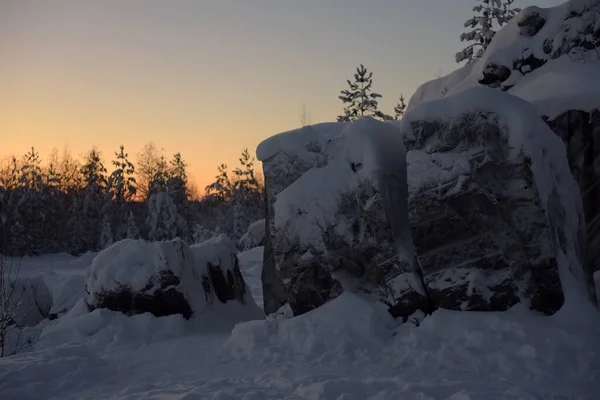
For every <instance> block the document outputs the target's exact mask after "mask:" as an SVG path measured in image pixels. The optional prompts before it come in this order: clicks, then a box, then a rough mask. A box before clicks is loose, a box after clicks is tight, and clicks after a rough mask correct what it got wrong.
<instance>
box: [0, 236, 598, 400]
mask: <svg viewBox="0 0 600 400" xmlns="http://www.w3.org/2000/svg"><path fill="white" fill-rule="evenodd" d="M91 256H92V255H88V256H84V257H82V258H78V259H76V258H73V257H69V256H62V255H59V256H46V257H40V258H28V259H26V260H25V261H24V264H23V268H22V273H23V275H24V276H36V275H37V276H39V275H40V274H43V275H44V276H45V279H46V283H47V284H48V286H49V288H50V291H51V292H53V294H54V295H59V296H60V297H61V298H64V299H67V298H70V297H71V298H76V297H79V296H81V291H82V290H83V288H82V287H79V285H78V284H75V283H74V282H76V281H79V282H81V283H83V276H84V270H85V268H86V266H87V265H89V263H90V262H91ZM261 257H262V248H256V249H253V250H250V251H249V252H245V253H242V254H241V255H240V261H241V262H240V267H241V269H242V273H243V274H244V276H245V279H246V281H247V283H248V285H249V287H250V288H251V291H252V293H253V295H255V296H256V300H257V302H258V303H260V302H261V301H260V297H259V296H261V292H260V259H261ZM61 282H63V283H65V282H70V283H68V284H61ZM68 293H70V294H71V295H72V296H68V295H67V294H68ZM68 303H72V301H69V302H68ZM228 304H229V303H228ZM571 306H572V307H571V308H570V309H569V310H564V311H561V312H559V313H558V314H556V315H555V316H552V317H542V316H536V315H532V314H531V313H530V312H529V311H527V310H524V309H521V308H516V309H513V310H511V311H509V312H506V313H472V312H452V311H443V310H440V311H437V312H436V313H435V314H434V315H433V316H432V317H430V318H427V319H425V320H424V321H423V322H422V324H421V325H420V326H418V327H417V326H415V325H414V324H412V323H407V324H404V325H398V323H397V322H396V321H394V320H393V319H392V318H391V317H390V316H389V314H388V313H387V311H386V310H385V309H384V308H383V307H382V306H380V305H378V304H377V303H372V302H370V301H369V300H368V299H364V298H361V297H358V296H357V295H353V294H344V295H342V296H340V297H339V298H337V299H335V300H334V301H332V302H330V303H328V304H326V305H325V306H323V307H321V308H319V309H317V310H315V311H313V312H310V313H308V314H305V315H302V316H300V317H297V318H293V319H287V320H284V319H282V320H272V319H269V320H260V321H250V322H245V323H240V324H237V325H236V326H235V327H233V326H232V325H233V323H231V324H228V323H227V321H214V320H213V321H211V320H208V321H207V320H201V319H194V318H193V319H192V320H190V321H185V320H184V319H183V318H182V317H180V316H170V317H162V318H156V317H153V316H152V315H150V314H143V315H137V316H133V317H127V316H124V315H122V314H120V313H116V312H112V311H108V310H95V311H94V312H91V313H89V312H88V311H87V309H85V307H82V304H81V303H78V304H76V305H75V308H74V309H72V310H71V311H70V312H69V313H68V314H67V315H65V316H62V317H60V318H59V319H57V320H55V321H47V320H46V321H44V322H43V323H42V324H40V326H38V329H42V328H43V332H42V338H41V340H40V342H39V343H37V345H36V347H35V348H33V349H31V350H28V351H26V352H23V353H21V354H19V355H17V356H12V357H9V358H5V359H2V360H0V399H10V400H17V399H36V400H38V399H64V400H67V399H107V398H111V399H170V400H172V399H337V400H349V399H373V400H375V399H377V400H383V399H507V398H510V399H550V398H552V399H597V398H599V397H600V341H599V340H598V338H599V337H600V315H599V314H598V312H597V311H595V310H593V309H591V308H590V307H587V306H586V304H581V305H580V306H574V305H573V304H572V305H571Z"/></svg>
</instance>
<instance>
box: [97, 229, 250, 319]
mask: <svg viewBox="0 0 600 400" xmlns="http://www.w3.org/2000/svg"><path fill="white" fill-rule="evenodd" d="M236 254H237V250H236V247H235V244H234V243H233V242H232V241H231V240H230V239H229V238H228V237H226V236H224V235H221V236H219V237H216V238H213V239H211V240H209V241H206V242H204V243H201V244H197V245H194V246H192V247H189V246H188V245H186V244H185V243H184V242H183V241H181V240H180V239H175V240H171V241H165V242H153V243H152V242H146V241H143V240H133V239H125V240H122V241H120V242H117V243H115V244H113V245H112V246H110V247H108V248H107V249H105V250H104V251H102V252H101V253H99V254H98V255H97V256H96V258H95V259H94V261H93V262H92V264H91V265H90V266H89V268H88V269H87V270H86V291H87V293H88V295H87V297H86V302H87V304H88V306H89V308H91V309H95V308H108V309H110V310H113V311H121V312H123V313H125V314H127V315H134V314H141V313H145V312H150V313H152V314H154V315H156V316H165V315H172V314H182V315H183V316H184V317H185V318H190V317H191V316H192V315H193V314H203V313H205V312H206V311H207V310H210V309H212V308H214V307H216V306H218V304H220V303H221V304H222V303H226V302H228V301H237V302H239V303H240V304H242V305H244V306H245V307H246V311H247V313H248V315H254V316H257V317H260V315H261V314H262V313H261V312H260V310H259V309H258V307H257V306H256V304H255V303H254V300H253V299H252V297H251V296H250V293H249V290H248V288H247V287H246V284H245V282H244V279H243V277H242V275H241V273H240V269H239V267H238V262H237V256H236Z"/></svg>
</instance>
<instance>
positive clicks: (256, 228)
mask: <svg viewBox="0 0 600 400" xmlns="http://www.w3.org/2000/svg"><path fill="white" fill-rule="evenodd" d="M264 244H265V220H264V219H261V220H258V221H255V222H253V223H252V224H250V226H249V227H248V230H247V231H246V233H244V235H242V237H241V238H240V241H239V244H238V246H239V248H240V249H241V251H248V250H250V249H253V248H255V247H258V246H264Z"/></svg>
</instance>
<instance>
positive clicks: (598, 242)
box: [546, 110, 600, 274]
mask: <svg viewBox="0 0 600 400" xmlns="http://www.w3.org/2000/svg"><path fill="white" fill-rule="evenodd" d="M546 122H547V124H548V126H550V128H551V129H552V130H553V131H554V132H555V133H556V134H557V135H558V136H560V137H561V138H562V139H563V141H564V142H565V144H566V146H567V155H568V159H569V166H570V168H571V172H572V173H573V177H574V178H575V180H576V181H577V184H578V185H579V188H580V190H581V199H582V203H583V212H584V215H585V222H586V234H585V236H586V238H585V239H584V240H583V241H584V242H585V243H586V244H587V245H586V249H587V254H586V255H587V257H588V260H589V271H588V272H589V274H591V273H592V272H593V271H598V270H600V110H594V111H592V112H585V111H578V110H570V111H567V112H565V113H563V114H561V115H559V116H557V117H556V118H554V119H552V120H548V118H546Z"/></svg>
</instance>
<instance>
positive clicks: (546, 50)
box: [408, 0, 600, 118]
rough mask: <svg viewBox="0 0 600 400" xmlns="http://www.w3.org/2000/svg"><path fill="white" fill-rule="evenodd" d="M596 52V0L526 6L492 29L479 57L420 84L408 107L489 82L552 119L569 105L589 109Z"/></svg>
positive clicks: (594, 97) (598, 94)
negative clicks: (490, 36) (527, 102)
mask: <svg viewBox="0 0 600 400" xmlns="http://www.w3.org/2000/svg"><path fill="white" fill-rule="evenodd" d="M594 43H595V44H594ZM594 46H596V49H593V48H594ZM599 54H600V2H598V0H570V1H567V2H565V3H563V4H561V5H558V6H555V7H551V8H539V7H527V8H525V9H524V10H523V11H522V12H521V13H519V14H518V15H517V16H515V18H513V19H512V20H511V21H510V23H509V24H507V25H506V26H504V27H503V28H502V29H500V31H499V32H497V33H496V35H495V36H494V39H493V40H492V42H491V44H490V45H489V47H488V48H487V49H486V51H485V53H484V54H483V57H482V58H481V59H480V60H478V61H477V62H475V63H473V64H470V65H466V66H464V67H462V68H459V69H458V70H456V71H454V72H453V73H451V74H449V75H448V76H446V77H442V78H439V79H436V80H433V81H431V82H427V83H425V84H423V85H421V87H419V88H418V89H417V91H416V92H415V94H414V95H413V96H412V98H411V99H410V101H409V104H408V110H410V108H412V107H414V106H416V105H417V104H420V103H422V102H425V101H430V100H436V99H439V98H442V97H445V96H451V95H454V94H457V93H460V92H462V91H464V90H468V89H470V88H472V87H475V86H479V85H488V86H492V87H497V88H501V89H502V90H504V91H508V92H509V93H512V94H514V95H516V96H518V97H521V98H523V99H525V100H528V101H530V102H532V103H533V104H535V105H536V107H537V109H538V111H539V112H540V114H543V115H548V116H550V117H551V118H553V117H556V116H557V115H559V114H561V113H562V112H565V111H567V110H569V109H573V108H574V109H581V110H584V111H591V110H592V109H594V108H599V107H600V86H599V85H600V83H599V82H600V64H599V63H600V58H599V57H598V56H599Z"/></svg>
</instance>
